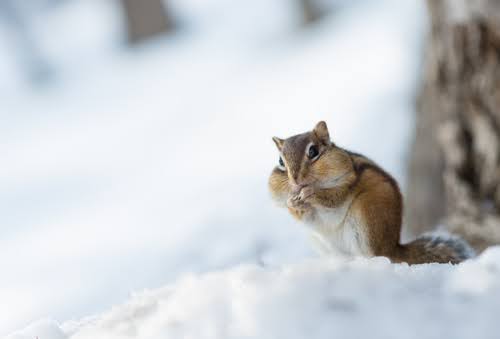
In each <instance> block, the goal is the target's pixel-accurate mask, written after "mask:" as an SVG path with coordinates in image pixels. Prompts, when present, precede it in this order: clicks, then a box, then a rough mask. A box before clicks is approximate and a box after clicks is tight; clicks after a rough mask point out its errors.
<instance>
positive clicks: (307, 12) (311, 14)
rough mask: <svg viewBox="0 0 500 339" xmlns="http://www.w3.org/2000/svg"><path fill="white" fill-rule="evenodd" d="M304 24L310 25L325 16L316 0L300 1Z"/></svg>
mask: <svg viewBox="0 0 500 339" xmlns="http://www.w3.org/2000/svg"><path fill="white" fill-rule="evenodd" d="M299 6H300V11H301V13H302V24H303V25H309V24H312V23H313V22H315V21H318V20H319V19H321V18H322V17H323V15H324V14H325V13H324V12H323V10H322V9H321V8H320V6H319V4H318V3H317V2H316V1H315V0H299Z"/></svg>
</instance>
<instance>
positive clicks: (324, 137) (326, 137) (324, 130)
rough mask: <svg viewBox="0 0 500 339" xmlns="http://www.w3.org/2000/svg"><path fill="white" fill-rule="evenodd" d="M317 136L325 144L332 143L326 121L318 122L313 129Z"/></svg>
mask: <svg viewBox="0 0 500 339" xmlns="http://www.w3.org/2000/svg"><path fill="white" fill-rule="evenodd" d="M313 132H314V134H315V135H316V137H317V138H318V139H319V140H321V142H323V143H324V144H325V145H329V144H330V133H328V127H327V126H326V122H324V121H320V122H318V123H317V124H316V126H315V127H314V129H313Z"/></svg>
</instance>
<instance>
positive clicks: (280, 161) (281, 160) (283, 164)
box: [279, 157, 285, 170]
mask: <svg viewBox="0 0 500 339" xmlns="http://www.w3.org/2000/svg"><path fill="white" fill-rule="evenodd" d="M279 164H280V167H281V168H282V169H283V170H284V169H285V162H284V161H283V158H282V157H280V160H279Z"/></svg>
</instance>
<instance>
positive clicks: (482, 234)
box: [407, 0, 500, 251]
mask: <svg viewBox="0 0 500 339" xmlns="http://www.w3.org/2000/svg"><path fill="white" fill-rule="evenodd" d="M428 9H429V13H430V21H431V30H430V35H429V37H428V41H427V46H426V51H425V66H424V67H425V69H424V74H423V85H422V89H421V93H420V98H419V101H418V115H417V127H416V136H415V143H414V145H413V150H412V158H411V163H410V173H409V174H410V175H409V183H408V208H407V211H408V221H409V225H411V226H415V229H414V230H415V233H420V232H421V231H423V230H426V228H427V229H428V227H431V226H432V225H435V224H436V223H438V222H440V221H441V220H443V221H444V222H445V225H446V226H447V227H448V229H449V231H451V232H453V233H458V234H460V235H462V236H464V237H465V238H466V239H467V240H468V241H469V242H470V243H471V244H472V245H473V246H474V247H475V248H476V249H477V250H479V251H481V250H483V249H484V248H485V247H487V246H488V245H491V244H498V243H500V2H498V1H492V0H468V1H444V0H429V1H428Z"/></svg>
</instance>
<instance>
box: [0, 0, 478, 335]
mask: <svg viewBox="0 0 500 339" xmlns="http://www.w3.org/2000/svg"><path fill="white" fill-rule="evenodd" d="M210 1H211V2H209V1H208V0H207V1H201V0H189V1H188V0H182V1H172V2H171V3H172V6H173V7H174V9H175V11H176V13H177V14H178V15H179V19H180V22H181V23H182V25H181V28H180V32H179V34H178V35H175V36H171V37H165V38H161V39H157V40H156V41H153V42H151V43H150V44H148V45H146V46H144V47H143V48H141V49H139V50H135V51H127V50H126V49H125V48H124V47H122V46H120V45H119V43H118V42H119V38H120V36H119V33H120V32H118V31H117V30H116V28H115V27H116V26H115V25H116V23H118V22H119V20H120V19H119V17H118V16H117V12H116V11H115V9H114V7H113V6H114V2H111V1H102V0H85V1H83V0H74V1H71V2H68V3H64V5H62V6H61V7H60V8H59V9H57V11H55V12H50V14H46V15H47V16H48V17H39V18H38V17H37V18H35V19H36V20H35V21H34V22H33V27H34V28H35V31H36V34H37V36H38V37H39V38H40V41H41V44H42V49H43V51H44V53H45V55H47V56H49V57H50V61H51V62H52V63H53V66H54V67H56V69H57V72H56V73H55V74H54V75H53V77H54V78H53V82H52V83H50V84H49V85H48V86H46V87H44V88H40V87H35V88H31V87H28V86H26V85H25V84H24V83H23V80H22V77H20V76H19V75H18V74H17V73H16V72H15V71H14V70H15V65H16V63H15V62H13V60H12V59H13V58H12V55H11V54H10V50H9V45H8V44H5V45H4V41H3V40H2V42H1V43H2V45H0V56H1V58H0V72H2V74H1V75H2V76H0V88H1V89H2V91H0V92H1V93H0V98H1V100H2V109H1V110H0V118H1V120H2V124H0V154H1V155H2V166H0V187H2V189H1V190H0V215H1V216H2V218H1V227H2V229H1V233H0V272H1V275H2V279H0V300H2V302H1V303H0V319H1V320H0V336H4V335H7V334H8V333H11V332H13V331H15V330H16V329H19V328H25V326H26V325H27V324H30V323H32V325H31V326H29V327H28V328H27V329H26V330H25V332H26V333H27V334H26V335H31V334H33V333H35V332H36V335H37V336H39V339H45V338H47V337H57V336H62V335H64V336H67V333H69V332H68V331H70V330H69V328H71V326H70V325H68V324H70V323H68V322H67V320H68V319H83V318H85V317H86V316H88V315H92V314H100V313H101V312H104V311H105V310H106V309H110V308H112V307H113V305H119V304H122V303H123V302H124V301H125V300H127V298H128V297H129V296H130V294H131V293H135V291H139V290H143V289H145V288H148V289H152V290H153V291H154V288H158V287H160V286H163V285H165V284H168V283H172V282H174V281H177V280H178V278H179V277H180V276H182V275H184V274H195V276H196V274H199V273H204V272H210V271H217V270H223V269H228V268H231V267H239V265H252V264H258V265H262V266H265V267H266V269H260V268H256V267H253V268H248V267H252V266H243V267H247V268H235V270H234V271H230V272H229V273H228V274H229V275H228V276H229V277H231V278H230V280H229V281H233V280H231V279H236V277H238V276H241V277H242V278H241V279H243V275H245V274H249V275H252V274H255V275H256V276H261V277H262V279H268V280H270V279H271V278H270V277H276V279H278V281H277V282H276V283H277V284H278V282H279V281H282V280H283V279H282V278H283V276H282V274H285V273H279V269H278V268H276V267H288V266H286V265H289V264H293V265H296V266H297V269H298V271H300V270H302V268H304V267H306V266H307V265H309V263H308V264H294V263H297V262H301V261H303V260H307V259H308V258H314V257H315V254H314V253H313V251H312V250H311V245H310V243H309V241H308V234H307V232H306V230H305V229H304V228H303V227H302V226H301V225H298V224H295V222H294V221H293V220H292V219H291V218H290V216H289V215H287V213H286V211H283V210H281V209H278V208H276V207H275V206H274V205H273V203H272V202H271V199H270V198H269V196H268V192H267V185H266V181H267V177H268V175H269V173H270V171H271V168H272V167H273V166H274V164H275V163H276V162H277V154H276V150H275V147H274V145H273V143H272V141H271V136H273V135H277V136H282V137H285V136H288V135H291V134H294V133H299V132H303V131H304V130H307V129H310V128H312V127H313V126H314V124H315V123H316V122H317V121H319V120H326V121H327V122H328V123H329V127H330V130H331V134H332V137H333V139H334V140H335V141H336V142H337V143H338V144H339V145H342V146H345V147H347V148H350V149H352V150H354V151H358V152H362V153H365V154H367V155H369V156H370V157H371V158H373V159H374V160H375V161H377V162H379V163H380V164H381V165H382V166H383V167H384V168H386V169H387V170H388V171H389V172H390V173H392V174H393V175H394V176H395V177H396V178H397V179H398V181H399V182H404V179H405V175H404V173H405V155H406V151H407V148H408V140H409V137H410V132H411V127H412V122H413V118H412V117H413V96H414V87H415V80H416V78H417V76H416V74H417V71H418V66H419V57H420V52H419V49H418V48H419V47H420V43H421V38H422V7H421V6H422V5H421V4H420V2H418V1H404V2H402V1H398V0H384V1H375V0H373V1H360V2H356V3H355V4H350V5H349V6H346V7H345V8H342V9H341V10H339V11H337V12H335V14H333V15H332V16H331V17H329V18H327V19H325V20H324V21H322V22H321V23H319V24H318V25H316V26H314V27H310V28H308V29H304V30H300V29H299V28H298V25H297V21H296V20H295V18H296V17H295V16H294V15H295V14H294V11H293V7H291V6H290V1H288V0H286V1H285V0H282V1H268V0H238V1H235V0H210ZM89 22H92V25H89ZM256 23H258V24H256ZM87 26H89V27H87ZM72 32H76V33H75V34H72ZM0 34H1V36H3V35H5V32H4V31H3V27H0ZM9 56H10V57H9ZM332 260H334V259H332ZM367 262H370V263H371V261H367ZM284 265H285V266H284ZM293 265H292V266H290V272H292V271H294V267H295V266H293ZM310 265H312V266H314V267H316V269H317V270H320V269H321V268H322V267H323V268H325V269H326V268H327V267H330V265H333V264H330V262H329V261H325V262H322V261H318V262H315V261H311V262H310ZM370 265H371V264H370ZM370 265H368V264H366V265H365V266H367V269H368V266H370ZM269 267H271V268H272V267H275V269H272V270H270V271H269V272H268V271H267V270H268V269H269ZM301 267H302V268H301ZM346 267H347V266H346ZM245 270H246V271H245ZM285 270H288V269H285ZM387 270H389V271H390V270H391V269H389V268H387ZM238 272H239V273H238ZM245 272H247V273H245ZM252 272H254V273H252ZM255 272H257V273H255ZM258 272H261V273H258ZM221 274H222V273H221ZM290 274H291V273H290ZM297 274H298V275H299V276H300V274H299V273H297ZM318 274H320V273H319V272H318ZM327 274H330V273H328V272H327ZM332 274H333V273H332ZM285 275H286V274H285ZM359 275H360V276H362V275H361V273H359ZM443 275H444V274H443ZM212 276H213V277H215V278H210V277H212ZM217 277H220V279H221V284H222V283H228V281H225V280H224V279H225V278H222V275H217V273H214V275H212V274H208V275H206V276H205V275H202V276H201V278H200V279H201V280H200V282H197V281H198V280H197V279H198V278H192V279H191V280H189V279H188V280H186V281H191V283H192V284H202V285H203V288H208V287H210V286H209V285H210V284H211V281H217V282H218V281H219V280H218V279H219V278H217ZM280 277H281V278H280ZM363 277H364V276H363ZM320 280H321V279H319V281H316V282H311V284H309V283H305V282H304V284H305V286H302V287H307V286H309V285H313V287H314V285H315V284H320ZM224 281H225V282H224ZM235 281H237V280H235ZM205 284H206V285H205ZM290 284H292V285H293V284H294V283H292V282H291V283H290ZM297 284H298V285H296V286H295V285H293V286H292V285H291V286H290V287H289V288H290V289H291V290H284V291H283V295H282V297H280V298H285V296H286V295H287V293H292V292H293V291H292V290H293V289H294V288H300V287H301V286H300V283H298V282H297ZM358 284H363V282H362V281H360V282H358ZM202 285H200V286H202ZM269 285H270V286H273V285H272V282H270V281H269ZM231 286H232V285H231ZM280 286H281V285H280ZM294 286H295V287H294ZM363 286H364V285H363ZM275 287H276V288H278V285H275ZM309 287H311V286H309ZM214 288H215V287H214ZM228 288H229V286H228ZM231 288H235V287H234V286H233V287H231ZM256 288H258V287H256ZM287 288H288V287H287ZM478 288H481V286H479V287H478ZM167 290H169V288H167ZM179 291H180V290H179ZM259 291H260V290H259ZM257 292H258V291H255V292H254V293H257ZM152 293H153V296H152V298H153V299H154V298H156V297H157V296H156V295H154V294H155V293H156V292H152ZM183 293H188V294H189V293H193V291H184V292H183ZM198 293H202V291H198ZM217 293H219V294H221V293H222V292H221V291H220V290H219V291H218V292H217ZM270 293H271V292H270ZM277 293H278V292H277ZM219 294H217V295H214V296H213V298H214V300H216V299H217V298H223V297H224V296H223V295H219ZM278 294H279V293H278ZM387 294H389V291H387ZM176 295H177V294H176ZM289 295H291V294H289ZM176 298H178V299H176V300H177V302H181V303H188V301H187V300H183V301H180V300H181V299H182V297H181V296H180V295H178V296H177V297H176ZM186 298H188V297H186ZM257 299H258V298H257ZM134 300H135V299H134ZM189 300H191V299H189ZM206 302H207V304H206V307H207V309H206V311H207V312H208V308H209V307H212V306H210V305H209V304H210V303H209V302H208V301H206ZM241 302H242V305H240V306H238V307H240V308H238V314H241V313H245V312H246V311H245V310H244V308H246V304H245V301H243V300H242V301H241ZM256 302H257V301H256ZM261 302H262V303H264V301H261ZM270 302H271V301H270ZM283 302H285V300H283ZM289 302H290V303H292V302H293V300H290V301H289ZM302 302H304V303H306V304H307V302H306V301H302ZM188 304H189V305H191V306H190V307H192V308H193V310H192V311H193V312H198V311H199V312H201V313H199V316H200V317H202V315H203V309H202V308H200V309H199V310H198V311H196V310H197V309H198V308H199V307H202V305H199V304H196V301H192V300H191V301H190V302H189V303H188ZM221 305H222V304H221ZM308 305H309V304H308ZM248 307H250V306H248ZM255 307H258V305H257V304H256V305H255ZM269 307H271V305H269ZM304 307H314V305H309V306H307V305H304ZM242 308H243V309H242ZM183 310H184V311H186V312H187V311H188V310H187V309H183ZM251 310H252V308H251V309H250V310H249V312H250V311H251ZM254 311H256V309H255V310H254ZM313 311H314V310H311V312H313ZM214 312H215V309H214ZM221 312H226V311H224V310H221ZM227 312H229V311H227ZM297 312H298V311H297ZM156 315H157V316H158V318H161V317H162V316H161V315H160V314H156ZM177 316H178V317H180V318H183V317H188V314H184V315H183V314H179V315H177ZM193 316H194V314H193ZM256 316H257V315H256ZM277 316H278V315H277ZM290 316H292V315H290ZM295 316H296V317H298V316H299V313H297V314H296V315H295ZM240 317H243V315H240ZM98 318H99V317H98ZM37 319H42V320H39V321H37ZM43 319H45V320H43ZM47 319H54V320H47ZM85 319H86V320H85V321H90V320H89V319H88V318H85ZM92 319H93V318H92ZM99 319H100V318H99ZM193 319H194V318H193ZM204 319H205V320H204V321H208V322H209V319H206V318H204ZM246 319H247V320H245V321H246V322H247V323H246V325H244V327H245V328H248V331H251V329H252V328H254V327H255V331H259V329H258V328H257V327H258V326H260V325H261V323H262V322H265V319H263V318H260V317H257V318H255V319H254V320H252V319H250V318H246ZM277 320H279V319H277ZM151 321H152V322H161V320H159V319H156V318H155V319H153V320H151ZM186 321H187V320H186ZM193 321H194V320H193ZM217 321H218V322H220V321H222V320H221V318H217ZM242 321H243V320H242ZM280 321H281V320H280ZM283 321H284V320H283ZM311 321H312V320H311ZM33 322H34V323H33ZM77 322H78V324H75V325H74V326H75V331H77V330H76V329H78V331H77V332H75V335H77V334H76V333H78V335H83V334H82V333H83V329H81V331H80V327H79V326H80V325H79V323H80V320H78V321H77ZM218 322H216V323H217V324H218ZM222 322H223V321H222ZM58 323H64V326H63V327H61V328H59V326H58V325H57V324H58ZM89 326H90V325H89ZM144 326H146V327H147V326H149V325H144ZM151 326H152V327H151V329H150V330H148V329H147V328H146V327H145V328H144V329H142V328H141V331H146V332H147V331H153V332H154V331H155V328H156V327H154V326H153V325H151ZM200 326H201V325H200ZM206 326H210V325H206ZM217 326H219V325H217ZM220 326H224V324H221V325H220ZM241 326H242V327H243V325H241ZM262 326H264V325H262ZM297 326H299V325H297ZM304 326H306V325H304ZM307 326H308V325H307ZM325 326H326V325H325ZM200 328H202V327H200ZM263 328H264V327H262V328H261V329H260V330H263ZM195 329H196V328H193V330H195ZM160 330H162V329H160ZM282 330H284V329H282ZM228 331H229V330H228ZM17 335H18V336H22V335H23V334H22V333H20V334H17Z"/></svg>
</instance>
